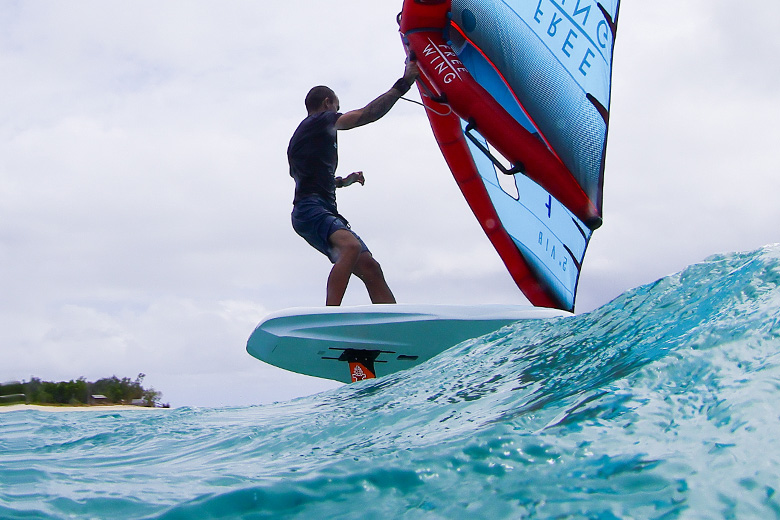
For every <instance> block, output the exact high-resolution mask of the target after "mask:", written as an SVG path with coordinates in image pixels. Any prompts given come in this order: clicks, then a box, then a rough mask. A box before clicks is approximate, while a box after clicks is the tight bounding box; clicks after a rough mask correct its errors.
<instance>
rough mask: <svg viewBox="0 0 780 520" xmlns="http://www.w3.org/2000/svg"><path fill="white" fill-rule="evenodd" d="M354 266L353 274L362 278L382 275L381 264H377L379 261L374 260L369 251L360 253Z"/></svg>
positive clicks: (380, 276) (370, 278)
mask: <svg viewBox="0 0 780 520" xmlns="http://www.w3.org/2000/svg"><path fill="white" fill-rule="evenodd" d="M356 267H357V268H356V269H355V274H356V275H357V276H358V277H360V278H362V279H364V280H366V279H368V280H372V279H376V278H383V277H384V273H383V272H382V266H381V265H379V262H377V261H376V259H375V258H374V257H373V256H372V255H371V253H368V252H364V253H363V254H361V255H360V258H359V259H358V263H357V266H356Z"/></svg>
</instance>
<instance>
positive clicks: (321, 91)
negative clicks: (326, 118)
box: [305, 85, 340, 115]
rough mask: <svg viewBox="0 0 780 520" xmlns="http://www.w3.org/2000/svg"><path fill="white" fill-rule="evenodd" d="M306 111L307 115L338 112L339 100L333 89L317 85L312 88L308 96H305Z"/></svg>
mask: <svg viewBox="0 0 780 520" xmlns="http://www.w3.org/2000/svg"><path fill="white" fill-rule="evenodd" d="M305 103H306V111H307V112H309V115H311V114H316V113H317V112H325V111H333V112H338V111H339V108H340V107H339V98H338V96H336V93H335V92H333V89H331V88H329V87H326V86H324V85H319V86H317V87H314V88H312V89H311V90H310V91H309V93H308V94H306V101H305Z"/></svg>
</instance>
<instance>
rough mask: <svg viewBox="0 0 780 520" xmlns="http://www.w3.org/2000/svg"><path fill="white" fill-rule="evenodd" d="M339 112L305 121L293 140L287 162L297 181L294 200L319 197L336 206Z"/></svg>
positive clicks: (320, 114)
mask: <svg viewBox="0 0 780 520" xmlns="http://www.w3.org/2000/svg"><path fill="white" fill-rule="evenodd" d="M340 116H341V114H340V113H338V112H319V113H316V114H312V115H310V116H309V117H307V118H306V119H304V120H303V121H302V122H301V124H300V125H298V128H297V129H296V130H295V133H294V134H293V136H292V139H290V145H289V146H288V148H287V159H288V161H289V163H290V175H291V176H292V178H293V179H295V199H294V202H298V201H299V200H301V199H302V198H305V197H308V196H311V195H319V196H320V197H322V198H323V199H325V200H326V201H328V202H330V203H332V204H334V205H335V204H336V181H335V174H336V167H337V166H338V139H337V135H336V127H335V126H334V125H335V123H336V120H337V119H338V118H339V117H340Z"/></svg>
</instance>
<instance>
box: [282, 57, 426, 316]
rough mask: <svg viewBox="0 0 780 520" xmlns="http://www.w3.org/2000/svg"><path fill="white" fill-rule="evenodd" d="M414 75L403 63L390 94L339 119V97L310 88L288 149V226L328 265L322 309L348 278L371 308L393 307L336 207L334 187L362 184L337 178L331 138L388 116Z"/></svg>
mask: <svg viewBox="0 0 780 520" xmlns="http://www.w3.org/2000/svg"><path fill="white" fill-rule="evenodd" d="M418 73H419V71H418V69H417V65H416V64H415V63H414V62H408V63H407V65H406V68H405V70H404V75H403V77H402V78H401V79H399V80H398V81H396V82H395V84H394V85H393V87H392V88H391V89H390V90H388V91H387V92H385V93H384V94H382V95H381V96H379V97H378V98H376V99H375V100H373V101H372V102H370V103H369V104H368V105H366V106H365V107H363V108H361V109H358V110H352V111H349V112H347V113H344V114H342V113H341V112H339V109H340V107H339V98H338V96H336V93H335V92H333V90H331V89H330V88H328V87H324V86H319V87H314V88H313V89H311V90H310V91H309V93H308V95H307V96H306V101H305V104H306V110H307V112H308V116H307V117H306V119H304V120H303V121H302V122H301V124H300V125H298V128H297V129H296V130H295V133H294V134H293V136H292V139H291V140H290V145H289V147H288V148H287V159H288V161H289V163H290V175H291V176H292V177H293V179H295V199H294V200H293V212H292V224H293V229H295V231H296V233H298V234H299V235H300V236H301V237H303V238H304V239H305V240H306V241H307V242H308V243H309V244H310V245H311V246H312V247H314V248H315V249H317V250H318V251H320V252H321V253H323V254H324V255H326V256H327V257H328V258H329V259H330V261H331V262H332V263H333V268H332V269H331V271H330V275H329V276H328V284H327V295H326V299H325V305H341V301H342V300H343V298H344V293H345V292H346V290H347V285H348V284H349V278H350V276H351V275H352V274H355V275H356V276H357V277H358V278H360V279H361V280H362V281H363V283H365V285H366V289H367V290H368V295H369V297H370V298H371V302H372V303H395V297H394V296H393V293H392V292H391V291H390V287H388V285H387V282H386V281H385V276H384V274H383V272H382V268H381V267H380V265H379V263H378V262H377V261H376V260H375V259H374V257H373V256H372V255H371V252H370V251H369V250H368V247H366V244H365V243H364V242H363V241H362V240H361V239H360V237H359V236H358V235H357V234H356V233H355V232H353V231H352V230H351V229H350V226H349V222H347V219H345V218H344V217H342V216H341V215H340V214H339V213H338V210H337V208H336V188H343V187H345V186H350V185H351V184H354V183H356V182H358V183H360V184H361V185H362V184H363V183H364V182H365V178H364V176H363V172H354V173H351V174H349V175H348V176H346V177H344V178H342V177H336V166H337V164H338V144H337V143H338V140H337V136H336V133H337V131H338V130H350V129H352V128H357V127H359V126H363V125H366V124H368V123H373V122H374V121H377V120H378V119H380V118H381V117H382V116H384V115H385V114H387V113H388V112H389V111H390V109H391V108H392V107H393V105H395V103H396V101H398V99H399V98H400V97H401V96H402V95H404V94H405V93H406V92H407V91H408V90H409V88H410V87H411V86H412V84H413V83H414V80H415V78H416V77H417V75H418Z"/></svg>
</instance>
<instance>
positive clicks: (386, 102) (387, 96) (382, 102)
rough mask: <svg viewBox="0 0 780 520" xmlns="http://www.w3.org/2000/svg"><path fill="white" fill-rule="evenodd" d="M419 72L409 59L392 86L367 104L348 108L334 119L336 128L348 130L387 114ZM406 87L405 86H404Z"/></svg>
mask: <svg viewBox="0 0 780 520" xmlns="http://www.w3.org/2000/svg"><path fill="white" fill-rule="evenodd" d="M418 74H419V70H418V68H417V64H416V63H414V62H413V61H410V62H409V63H407V64H406V69H405V70H404V76H403V78H401V79H400V80H398V81H397V82H396V84H395V85H393V87H392V88H391V89H390V90H388V91H387V92H385V93H384V94H382V95H381V96H379V97H378V98H376V99H375V100H373V101H372V102H370V103H369V104H368V105H366V106H364V107H363V108H359V109H357V110H350V111H349V112H347V113H346V114H343V115H342V116H341V117H339V118H338V119H337V120H336V130H350V129H352V128H357V127H359V126H363V125H367V124H368V123H373V122H374V121H377V120H378V119H381V118H382V116H384V115H385V114H387V113H388V112H389V111H390V109H391V108H393V105H395V103H396V101H398V99H399V98H400V97H401V96H402V95H404V94H405V93H406V91H407V90H409V88H408V87H409V86H411V85H412V84H414V80H415V78H416V77H417V75H418ZM404 87H406V88H404Z"/></svg>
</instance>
